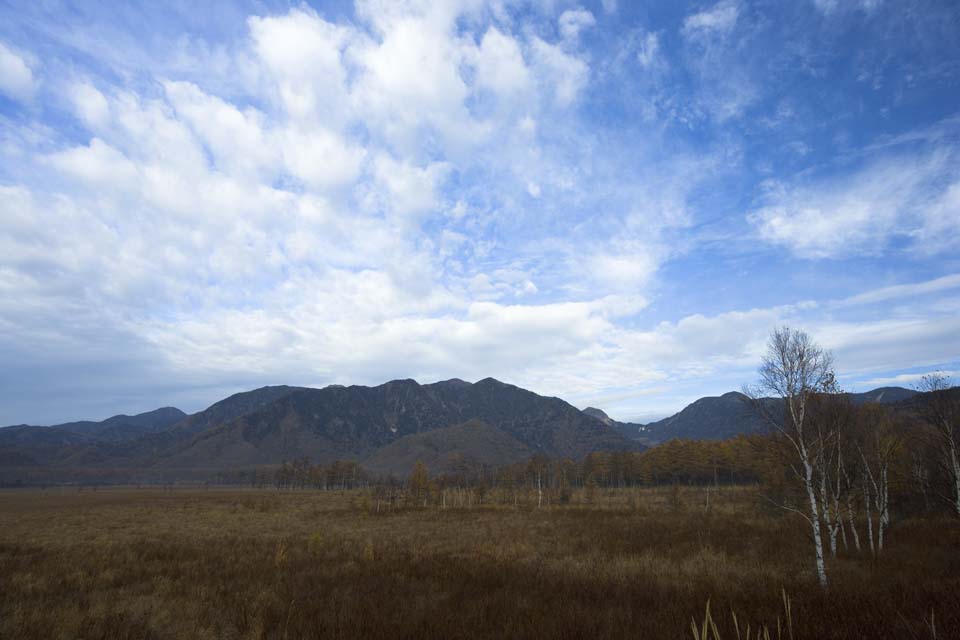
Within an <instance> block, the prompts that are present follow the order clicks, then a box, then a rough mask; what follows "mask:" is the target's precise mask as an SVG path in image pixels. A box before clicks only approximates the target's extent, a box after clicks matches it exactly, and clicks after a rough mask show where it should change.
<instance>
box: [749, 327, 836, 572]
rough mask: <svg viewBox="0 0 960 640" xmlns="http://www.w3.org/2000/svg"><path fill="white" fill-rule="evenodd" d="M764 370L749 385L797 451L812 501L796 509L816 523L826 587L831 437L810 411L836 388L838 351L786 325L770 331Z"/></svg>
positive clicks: (796, 467) (798, 470) (798, 472)
mask: <svg viewBox="0 0 960 640" xmlns="http://www.w3.org/2000/svg"><path fill="white" fill-rule="evenodd" d="M759 373H760V381H759V383H758V384H757V385H756V387H754V388H748V389H746V391H747V396H748V397H750V398H751V400H752V401H753V402H752V404H753V406H754V407H755V408H756V409H757V410H758V411H760V412H761V414H762V415H763V416H764V418H765V419H766V421H767V423H768V424H769V425H770V427H771V428H772V430H773V431H774V433H776V434H778V435H779V436H780V437H781V438H782V439H783V440H785V441H786V443H788V447H789V449H790V450H791V463H790V468H791V470H792V471H793V473H794V475H795V476H796V478H797V479H798V480H799V483H800V485H801V486H802V488H803V492H804V494H805V502H806V506H805V507H804V508H802V509H797V508H791V510H792V511H795V512H796V513H799V514H800V515H802V516H803V517H804V518H805V519H806V520H807V522H808V523H809V525H810V531H811V533H812V534H813V546H814V557H815V561H816V571H817V579H818V580H819V582H820V586H821V587H822V588H824V589H826V588H827V570H826V563H825V559H824V549H823V536H822V533H821V527H822V523H823V521H822V514H823V511H824V507H825V505H824V504H823V500H822V498H821V493H820V491H819V489H820V480H821V478H822V475H821V474H822V472H823V469H822V467H823V465H824V460H825V457H824V455H823V453H824V452H823V447H824V446H825V444H826V442H825V439H824V436H823V434H822V433H820V432H818V431H817V430H816V429H815V428H813V427H812V426H811V425H810V424H809V421H808V410H809V407H810V399H811V398H812V397H813V395H814V394H817V393H823V392H827V391H831V390H833V389H834V387H835V381H834V374H833V356H832V355H831V354H830V353H829V352H828V351H825V350H824V349H822V348H821V347H820V346H819V345H817V344H816V343H815V342H814V341H813V340H812V339H811V338H810V336H809V335H808V334H807V333H805V332H804V331H800V330H795V329H790V328H789V327H781V328H778V329H776V330H774V332H773V334H772V335H771V336H770V340H769V342H768V343H767V353H766V355H764V357H763V361H762V363H761V366H760V371H759ZM765 396H774V397H776V398H778V399H780V400H782V403H783V411H782V414H781V413H780V412H778V411H777V410H774V409H771V405H770V403H769V402H767V401H766V400H765ZM788 508H789V507H788Z"/></svg>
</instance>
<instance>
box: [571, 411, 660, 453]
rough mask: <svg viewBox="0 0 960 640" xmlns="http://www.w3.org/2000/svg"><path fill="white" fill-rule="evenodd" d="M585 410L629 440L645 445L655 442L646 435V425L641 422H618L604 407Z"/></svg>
mask: <svg viewBox="0 0 960 640" xmlns="http://www.w3.org/2000/svg"><path fill="white" fill-rule="evenodd" d="M583 412H584V413H585V414H587V415H588V416H590V417H592V418H596V419H597V420H599V421H600V422H602V423H603V424H605V425H607V426H610V427H613V428H614V429H616V430H617V432H619V433H620V435H622V436H623V437H624V438H627V439H628V440H633V441H635V442H639V443H641V444H644V445H650V444H653V441H652V440H650V438H648V437H647V435H646V432H645V427H644V425H642V424H640V423H639V422H618V421H617V420H614V419H613V418H611V417H610V416H608V415H607V414H606V413H605V412H604V411H603V410H602V409H597V408H596V407H587V408H586V409H584V410H583Z"/></svg>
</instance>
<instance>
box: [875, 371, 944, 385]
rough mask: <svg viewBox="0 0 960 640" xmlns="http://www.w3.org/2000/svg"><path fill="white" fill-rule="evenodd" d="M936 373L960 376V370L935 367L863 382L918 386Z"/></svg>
mask: <svg viewBox="0 0 960 640" xmlns="http://www.w3.org/2000/svg"><path fill="white" fill-rule="evenodd" d="M934 374H940V375H943V376H946V377H948V378H955V377H957V376H960V371H943V370H940V369H935V370H932V371H924V372H923V373H901V374H899V375H895V376H888V377H879V378H871V379H869V380H864V381H863V383H862V384H863V385H866V386H870V387H908V388H911V387H916V386H917V385H918V384H919V383H920V382H921V381H922V380H923V378H924V377H926V376H929V375H934Z"/></svg>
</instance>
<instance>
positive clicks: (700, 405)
mask: <svg viewBox="0 0 960 640" xmlns="http://www.w3.org/2000/svg"><path fill="white" fill-rule="evenodd" d="M916 394H917V392H916V391H912V390H910V389H904V388H902V387H882V388H879V389H873V390H872V391H867V392H864V393H851V394H849V396H850V400H851V402H853V403H854V404H857V405H861V404H866V403H870V402H877V403H881V404H898V403H902V402H904V401H905V400H908V399H909V398H912V397H913V396H915V395H916ZM763 401H764V402H766V403H767V404H768V408H769V411H770V412H771V413H772V414H773V415H776V414H778V413H779V412H781V411H782V408H781V404H782V401H780V400H777V399H774V398H765V399H764V400H763ZM766 429H767V425H766V424H765V423H764V420H763V418H762V417H761V416H760V415H758V414H757V412H756V411H755V410H754V409H753V408H752V407H751V406H750V403H749V401H748V398H747V397H746V396H745V395H743V394H742V393H739V392H737V391H731V392H729V393H725V394H723V395H722V396H719V397H707V398H700V399H699V400H697V401H696V402H694V403H692V404H690V405H688V406H686V407H685V408H684V409H683V410H682V411H680V412H679V413H677V414H674V415H672V416H670V417H669V418H664V419H663V420H658V421H657V422H651V423H649V424H647V425H643V427H641V433H642V434H643V436H645V437H646V438H649V439H650V441H651V442H665V441H666V440H671V439H674V438H685V439H691V440H724V439H726V438H733V437H735V436H737V435H740V434H746V433H758V432H762V431H764V430H766Z"/></svg>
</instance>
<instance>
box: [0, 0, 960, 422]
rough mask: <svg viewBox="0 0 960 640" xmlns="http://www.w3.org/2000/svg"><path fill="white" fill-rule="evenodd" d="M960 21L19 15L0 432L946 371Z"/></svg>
mask: <svg viewBox="0 0 960 640" xmlns="http://www.w3.org/2000/svg"><path fill="white" fill-rule="evenodd" d="M958 33H960V5H957V4H956V3H955V2H950V1H944V2H938V1H935V0H931V1H929V2H926V1H924V2H920V1H906V0H905V1H898V0H796V1H795V2H769V1H760V0H758V1H755V2H752V1H748V0H721V1H720V2H718V3H714V2H709V1H708V2H692V3H684V2H640V1H631V2H626V1H624V0H620V1H619V2H618V1H617V0H603V1H602V2H584V3H577V2H565V1H563V0H539V1H537V0H532V1H520V0H517V1H513V0H499V1H494V2H484V1H481V0H451V1H445V2H444V1H436V0H434V1H416V0H411V1H406V0H390V1H386V0H357V1H356V2H355V3H350V2H329V3H327V2H315V3H311V4H306V3H303V4H299V3H290V2H274V1H273V0H258V1H251V2H245V1H237V2H226V1H225V0H210V1H208V2H201V3H197V2H187V1H181V0H171V1H169V2H163V3H155V2H154V3H144V4H140V3H136V2H130V3H112V2H94V1H92V0H91V1H89V2H83V3H71V2H62V1H60V0H44V1H42V2H37V1H23V2H9V1H0V424H16V423H31V424H50V423H55V422H62V421H65V420H69V419H80V418H87V419H102V418H105V417H107V416H110V415H113V414H116V413H121V412H123V413H136V412H140V411H146V410H149V409H153V408H155V407H158V406H165V405H172V406H177V407H180V408H181V409H183V410H185V411H188V412H193V411H198V410H200V409H203V408H204V407H206V406H208V405H209V404H211V403H213V402H215V401H216V400H218V399H220V398H222V397H225V396H226V395H229V394H231V393H234V392H237V391H242V390H247V389H251V388H255V387H259V386H262V385H266V384H293V385H305V386H317V387H319V386H325V385H328V384H367V385H373V384H380V383H382V382H385V381H387V380H391V379H396V378H415V379H416V380H418V381H420V382H422V383H426V382H432V381H437V380H443V379H448V378H452V377H457V378H462V379H465V380H471V381H474V380H478V379H481V378H485V377H487V376H492V377H495V378H497V379H500V380H503V381H505V382H510V383H513V384H516V385H519V386H522V387H525V388H528V389H531V390H533V391H536V392H538V393H541V394H544V395H550V396H559V397H562V398H564V399H565V400H567V401H569V402H571V403H572V404H574V405H576V406H578V407H581V408H583V407H586V406H589V405H592V406H596V407H600V408H602V409H604V410H606V411H607V412H608V413H609V414H610V415H611V416H613V417H615V418H618V419H623V420H628V419H633V420H641V421H643V420H649V419H655V418H659V417H663V416H666V415H669V414H672V413H674V412H675V411H678V410H679V409H681V408H682V407H683V406H685V405H686V404H687V403H689V402H692V401H693V400H695V399H696V398H698V397H701V396H704V395H718V394H721V393H724V392H726V391H730V390H734V389H739V388H741V387H742V386H743V385H744V384H748V383H751V382H754V381H755V380H756V379H757V373H756V371H757V367H758V365H759V362H760V358H761V356H762V354H763V352H764V348H765V343H766V340H767V338H768V336H769V335H770V332H771V331H772V329H773V328H775V327H777V326H781V325H789V326H791V327H795V328H799V329H802V330H804V331H806V332H808V333H809V334H810V335H811V336H812V337H813V338H814V340H816V341H817V342H818V343H820V344H821V345H823V346H824V347H825V348H828V349H830V350H832V351H833V353H834V356H835V358H836V366H837V374H838V379H839V382H840V384H841V386H842V387H843V388H845V389H848V390H851V391H863V390H867V389H870V388H874V387H877V386H881V385H894V384H896V385H902V386H908V387H909V386H913V385H915V384H916V383H917V382H918V380H919V378H920V376H921V375H923V374H925V373H927V372H930V371H937V370H939V371H943V372H945V373H946V374H947V375H957V374H956V372H958V371H960V38H957V34H958Z"/></svg>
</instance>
